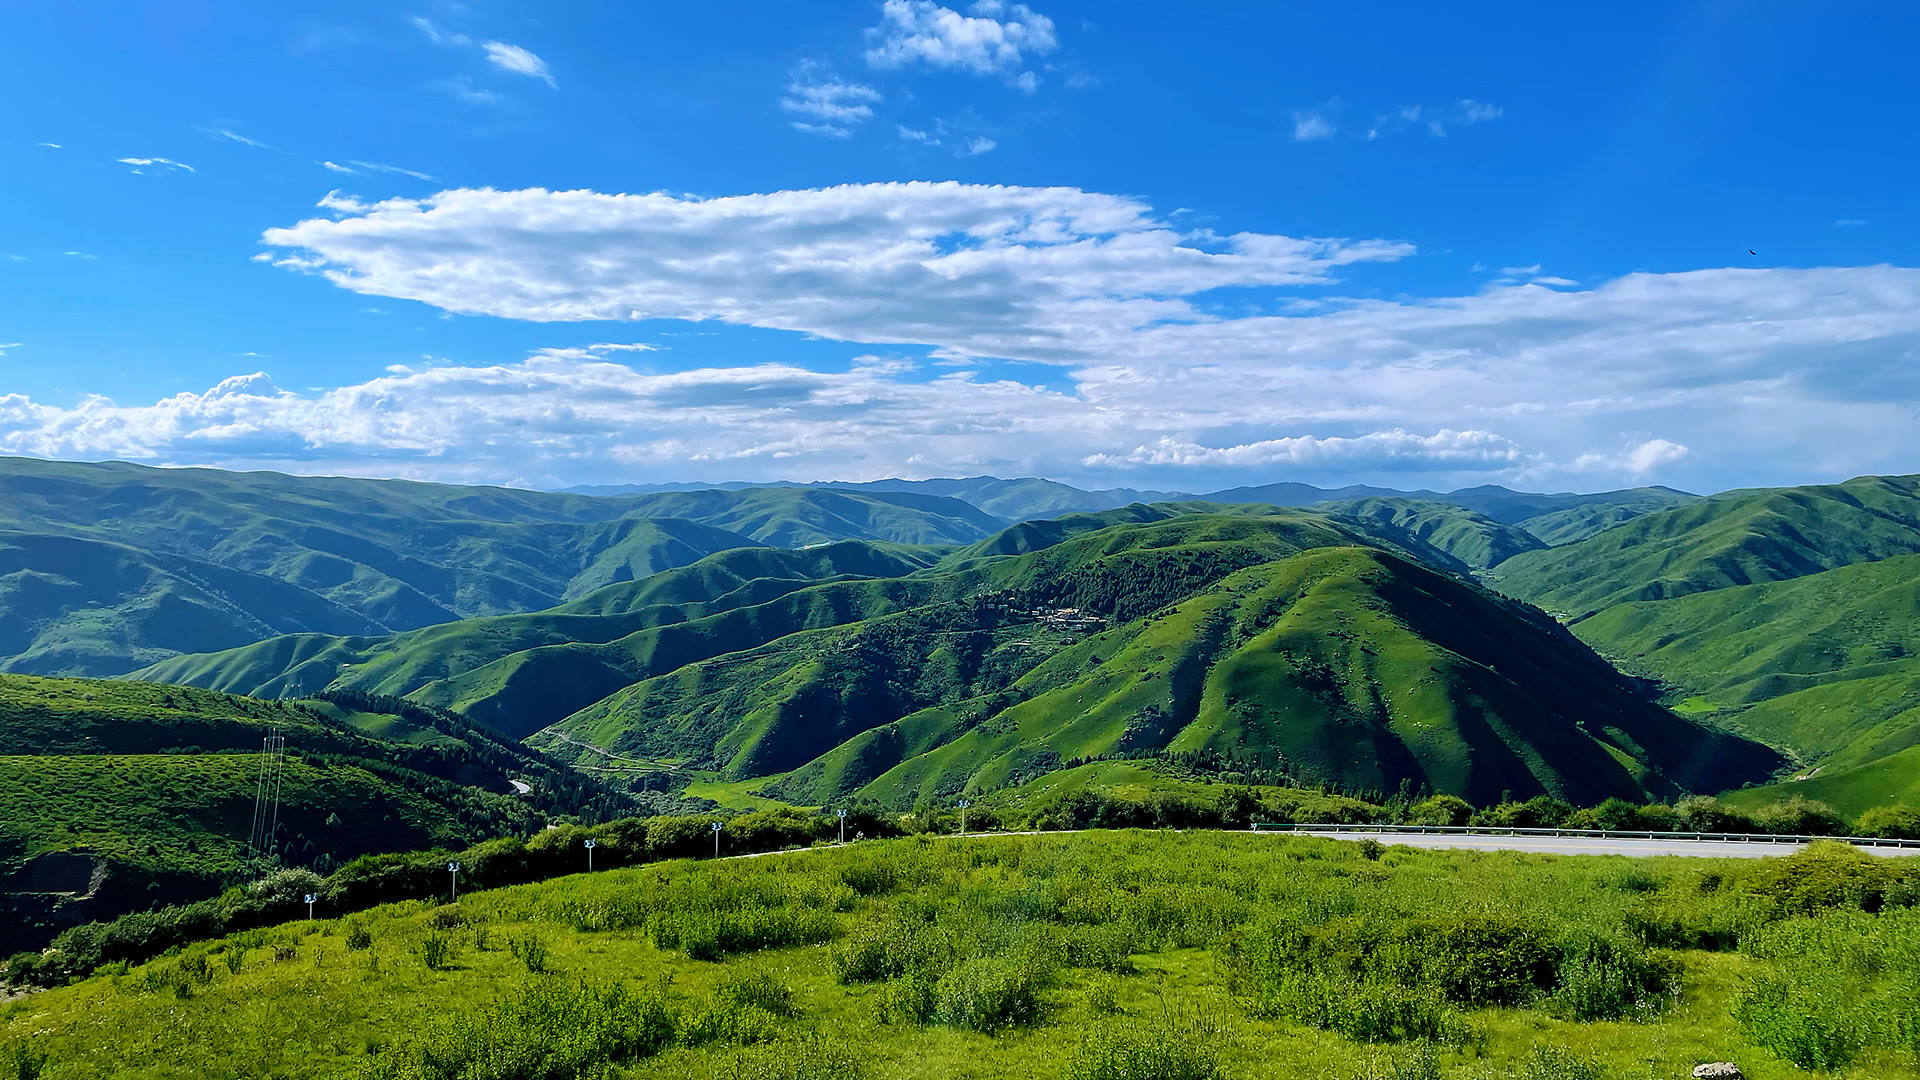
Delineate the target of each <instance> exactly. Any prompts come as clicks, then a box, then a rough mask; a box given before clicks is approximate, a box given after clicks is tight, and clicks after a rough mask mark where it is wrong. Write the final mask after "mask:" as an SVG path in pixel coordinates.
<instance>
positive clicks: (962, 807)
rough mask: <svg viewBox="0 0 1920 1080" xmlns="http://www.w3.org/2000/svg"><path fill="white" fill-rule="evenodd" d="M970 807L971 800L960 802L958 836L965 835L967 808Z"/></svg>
mask: <svg viewBox="0 0 1920 1080" xmlns="http://www.w3.org/2000/svg"><path fill="white" fill-rule="evenodd" d="M972 805H973V803H972V801H971V800H968V799H961V800H960V835H961V836H965V835H967V807H969V806H972Z"/></svg>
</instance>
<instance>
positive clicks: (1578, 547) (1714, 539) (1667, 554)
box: [1494, 476, 1920, 618]
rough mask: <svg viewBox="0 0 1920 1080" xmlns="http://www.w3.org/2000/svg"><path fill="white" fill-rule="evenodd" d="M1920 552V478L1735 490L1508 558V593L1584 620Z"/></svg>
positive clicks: (1500, 577) (1501, 578)
mask: <svg viewBox="0 0 1920 1080" xmlns="http://www.w3.org/2000/svg"><path fill="white" fill-rule="evenodd" d="M1916 552H1920V477H1913V476H1904V477H1902V476H1891V477H1889V476H1867V477H1860V478H1857V479H1854V480H1849V481H1847V482H1846V483H1844V484H1831V485H1822V486H1813V487H1800V488H1783V489H1779V490H1773V491H1763V492H1755V493H1747V494H1742V493H1732V494H1729V495H1726V496H1721V497H1717V498H1713V499H1707V500H1704V501H1701V502H1697V503H1692V504H1690V505H1687V506H1683V507H1679V508H1677V509H1673V510H1666V511H1661V512H1658V513H1653V514H1647V515H1644V516H1641V517H1638V518H1635V519H1634V520H1632V521H1629V522H1627V523H1626V524H1624V525H1618V526H1615V527H1614V528H1611V529H1608V530H1606V531H1605V532H1602V533H1599V534H1597V535H1594V536H1591V537H1588V538H1587V539H1585V540H1581V541H1579V542H1577V543H1572V544H1567V545H1565V546H1562V547H1556V548H1551V549H1549V550H1546V551H1534V552H1527V553H1525V554H1521V555H1517V556H1515V557H1513V558H1512V559H1510V560H1508V561H1507V562H1505V563H1503V564H1501V565H1500V566H1499V567H1498V568H1497V569H1496V570H1495V571H1494V576H1495V579H1496V580H1497V582H1498V583H1499V586H1500V588H1501V589H1502V590H1504V591H1506V592H1509V593H1512V594H1514V595H1516V596H1520V597H1523V598H1525V599H1527V600H1530V601H1532V602H1533V603H1536V604H1539V605H1540V606H1541V607H1544V608H1546V609H1548V610H1550V611H1557V612H1565V613H1568V614H1569V615H1570V616H1572V617H1574V618H1583V617H1585V616H1587V615H1590V614H1592V613H1593V612H1596V611H1599V610H1601V609H1603V608H1606V607H1610V606H1612V605H1614V604H1620V603H1628V602H1632V601H1638V600H1665V599H1669V598H1671V597H1676V596H1684V595H1687V594H1689V593H1698V592H1706V591H1709V590H1712V589H1723V588H1727V587H1729V586H1735V585H1748V584H1753V583H1757V582H1763V581H1781V580H1785V579H1788V578H1796V577H1802V576H1805V575H1807V574H1815V573H1819V572H1820V571H1822V570H1831V569H1833V568H1835V567H1839V566H1847V565H1850V564H1853V563H1861V562H1875V561H1878V560H1881V559H1886V558H1891V557H1893V556H1896V555H1910V554H1914V553H1916Z"/></svg>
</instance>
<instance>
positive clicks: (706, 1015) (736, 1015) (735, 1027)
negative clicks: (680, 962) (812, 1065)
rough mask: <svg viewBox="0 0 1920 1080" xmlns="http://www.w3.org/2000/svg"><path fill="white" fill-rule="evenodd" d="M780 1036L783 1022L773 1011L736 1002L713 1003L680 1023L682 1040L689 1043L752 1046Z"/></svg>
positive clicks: (694, 1044)
mask: <svg viewBox="0 0 1920 1080" xmlns="http://www.w3.org/2000/svg"><path fill="white" fill-rule="evenodd" d="M779 1035H780V1023H779V1020H778V1019H777V1018H776V1017H775V1016H774V1015H773V1014H772V1013H770V1012H768V1011H766V1010H765V1009H761V1008H756V1007H755V1006H752V1005H742V1004H740V1003H738V1002H733V1001H715V1002H712V1003H710V1004H709V1005H707V1007H706V1008H704V1009H701V1010H700V1011H699V1012H697V1013H694V1014H693V1015H692V1016H689V1017H687V1018H686V1019H685V1020H683V1021H682V1022H681V1024H680V1041H681V1042H682V1043H685V1044H686V1045H688V1046H705V1045H707V1044H708V1043H726V1044H729V1045H733V1046H751V1045H753V1044H755V1043H763V1042H771V1041H773V1040H774V1039H776V1038H778V1037H779Z"/></svg>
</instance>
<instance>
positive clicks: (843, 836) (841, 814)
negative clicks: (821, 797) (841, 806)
mask: <svg viewBox="0 0 1920 1080" xmlns="http://www.w3.org/2000/svg"><path fill="white" fill-rule="evenodd" d="M833 813H834V816H835V817H838V818H839V819H840V842H841V843H843V844H844V843H846V842H847V812H846V811H845V810H835V811H834V812H833Z"/></svg>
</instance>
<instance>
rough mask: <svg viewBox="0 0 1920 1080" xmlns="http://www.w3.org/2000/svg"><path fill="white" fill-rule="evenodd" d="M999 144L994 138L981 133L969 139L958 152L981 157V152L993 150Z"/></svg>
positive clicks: (961, 154) (962, 154)
mask: <svg viewBox="0 0 1920 1080" xmlns="http://www.w3.org/2000/svg"><path fill="white" fill-rule="evenodd" d="M999 145H1000V144H999V143H997V142H994V141H993V140H992V139H989V138H987V137H986V136H984V135H980V136H975V137H974V138H971V139H968V140H967V143H966V145H965V146H962V147H961V148H960V149H959V151H958V153H959V155H960V156H961V157H979V156H980V155H981V154H985V153H989V152H991V151H992V150H994V149H995V148H996V147H998V146H999Z"/></svg>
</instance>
